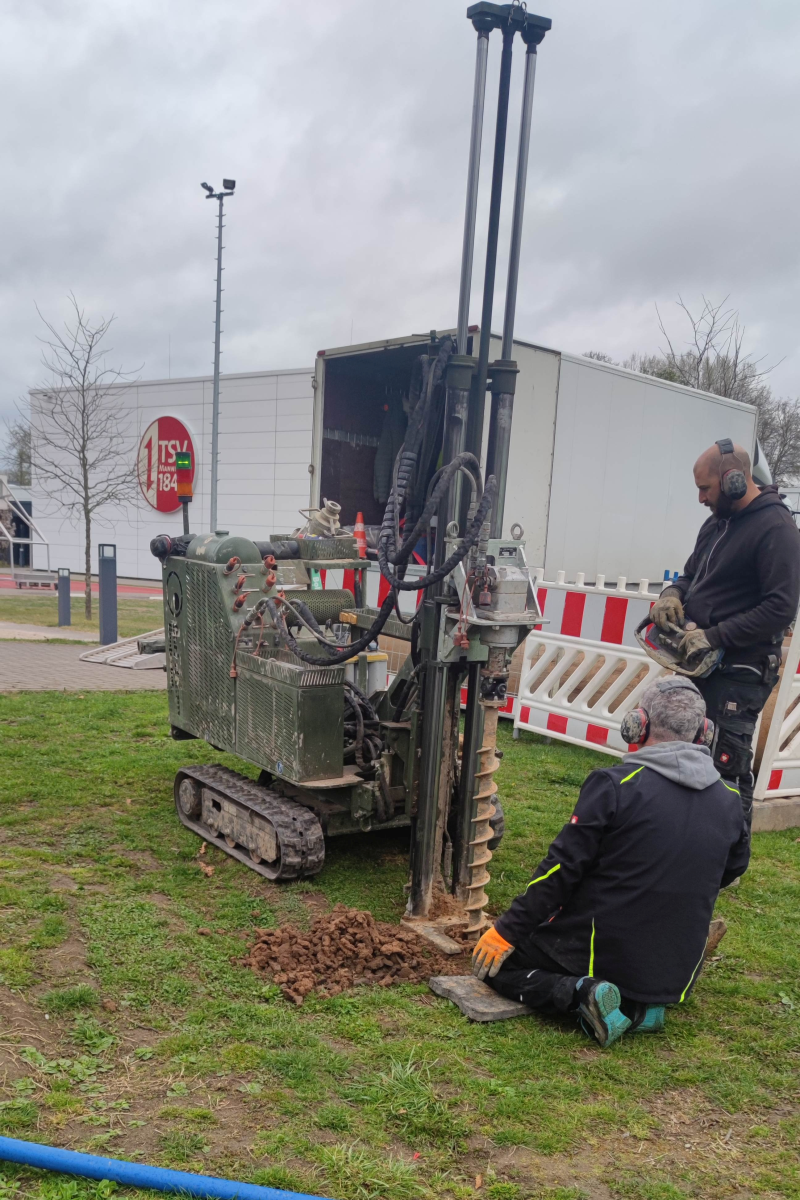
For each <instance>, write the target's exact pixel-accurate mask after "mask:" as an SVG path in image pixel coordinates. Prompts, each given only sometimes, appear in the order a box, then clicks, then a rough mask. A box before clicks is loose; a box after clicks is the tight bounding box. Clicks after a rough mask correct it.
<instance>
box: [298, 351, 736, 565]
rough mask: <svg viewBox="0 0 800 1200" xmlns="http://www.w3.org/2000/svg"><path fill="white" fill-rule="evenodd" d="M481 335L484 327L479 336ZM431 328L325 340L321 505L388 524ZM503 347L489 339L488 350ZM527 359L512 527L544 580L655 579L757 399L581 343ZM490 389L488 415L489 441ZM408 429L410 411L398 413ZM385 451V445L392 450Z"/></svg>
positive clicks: (317, 495) (316, 482)
mask: <svg viewBox="0 0 800 1200" xmlns="http://www.w3.org/2000/svg"><path fill="white" fill-rule="evenodd" d="M477 338H478V334H477V333H475V334H474V340H475V346H476V347H477ZM427 341H428V335H424V334H423V335H418V336H413V337H409V338H398V339H393V340H388V341H384V342H372V343H367V344H364V345H360V346H346V347H341V348H338V349H332V350H325V351H321V352H320V353H319V355H318V356H317V365H316V375H315V381H314V436H313V449H312V467H313V471H312V475H311V480H312V485H311V487H312V490H311V503H312V504H318V503H319V502H320V500H321V498H322V497H327V498H328V499H336V500H338V501H339V503H341V504H342V508H343V511H342V522H343V524H352V522H353V521H354V520H355V516H356V512H358V511H359V510H360V511H362V512H363V513H364V516H365V520H366V522H367V524H377V523H379V521H380V519H381V516H382V513H383V502H381V501H379V500H378V499H377V498H376V490H375V482H376V480H375V477H374V468H375V460H376V455H378V454H379V452H380V449H381V439H382V438H383V439H384V441H385V442H386V443H389V442H391V443H392V445H393V446H394V447H395V448H396V445H395V444H399V441H398V432H397V430H396V429H394V430H393V431H391V432H393V434H394V437H393V439H392V438H390V437H389V436H387V430H386V429H385V426H386V424H387V423H389V422H391V421H394V422H395V423H397V407H398V405H399V404H401V397H402V394H403V391H404V390H407V388H408V383H409V380H410V372H411V366H412V363H413V360H414V358H416V356H417V355H419V354H420V353H422V351H423V349H424V346H425V344H426V343H427ZM499 356H500V339H499V338H496V337H494V336H493V337H492V342H491V350H490V361H491V360H492V359H495V358H499ZM514 358H515V359H516V362H517V365H518V367H519V375H518V377H517V389H516V398H515V401H514V420H513V433H512V439H511V453H510V459H509V470H508V490H507V494H506V503H505V529H504V533H506V534H507V533H508V531H509V529H510V527H511V525H512V524H513V523H515V522H518V523H519V524H520V525H521V526H522V527H523V529H524V538H525V542H526V556H527V559H528V563H529V564H530V565H531V566H532V567H543V568H544V572H545V578H547V579H554V578H555V576H556V572H558V571H565V572H566V577H567V579H574V578H575V575H576V574H577V573H578V572H583V573H584V575H585V577H586V579H587V580H594V579H596V577H597V576H598V575H604V576H605V577H606V579H608V580H612V579H616V578H618V577H619V576H620V575H622V576H625V577H626V578H627V579H630V580H639V579H641V578H646V579H650V580H653V581H657V580H660V579H663V576H664V571H665V570H669V571H670V572H673V571H676V570H680V569H681V568H682V567H683V564H684V562H685V560H686V558H687V557H688V554H689V551H690V550H691V548H692V546H693V544H694V540H695V537H696V534H697V530H698V528H699V526H700V524H701V523H702V521H703V520H705V518H706V516H707V515H708V514H707V511H706V510H705V509H704V508H701V507H700V506H699V505H698V502H697V492H696V491H695V488H694V482H693V478H692V466H693V464H694V462H695V460H696V459H697V457H698V455H699V454H700V453H701V452H702V451H703V450H704V449H705V448H706V447H707V446H709V445H711V444H712V443H713V442H714V441H716V440H717V439H718V438H722V437H730V438H732V439H733V441H734V442H738V443H739V444H741V445H743V446H745V447H746V448H747V449H748V451H750V452H751V453H752V452H753V451H754V449H755V441H756V410H755V409H754V408H753V407H751V406H750V405H746V404H740V403H738V402H736V401H734V400H727V399H724V398H723V397H720V396H714V395H711V394H709V393H706V392H698V391H696V390H694V389H692V388H688V387H682V386H680V385H678V384H674V383H668V382H666V381H664V380H660V379H655V378H653V377H651V376H648V375H641V374H639V373H637V372H635V371H627V370H624V369H623V368H622V367H616V366H611V365H608V364H606V363H601V362H598V361H596V360H595V359H590V358H585V357H582V356H579V355H573V354H563V353H559V352H558V351H555V350H549V349H546V348H545V347H541V346H536V345H533V344H532V343H529V342H523V341H519V340H517V341H515V342H514ZM488 427H489V401H488V400H487V407H486V415H485V420H484V453H485V443H486V437H487V435H488ZM400 431H401V432H402V422H401V423H400ZM385 457H386V455H384V458H385Z"/></svg>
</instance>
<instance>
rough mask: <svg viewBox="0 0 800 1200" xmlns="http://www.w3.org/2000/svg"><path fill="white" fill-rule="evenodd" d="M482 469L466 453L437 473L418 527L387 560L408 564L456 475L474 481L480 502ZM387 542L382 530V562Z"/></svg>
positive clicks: (472, 457)
mask: <svg viewBox="0 0 800 1200" xmlns="http://www.w3.org/2000/svg"><path fill="white" fill-rule="evenodd" d="M470 467H474V468H475V470H476V471H477V473H478V483H477V485H476V483H475V479H474V477H473V475H472V473H471V471H470ZM480 469H481V467H480V463H479V462H478V460H477V458H476V457H475V455H474V454H469V453H468V452H465V453H463V454H458V455H456V457H455V458H454V459H453V460H452V461H451V462H449V463H448V464H447V466H445V467H442V468H441V470H440V471H438V472H437V476H436V484H435V486H434V488H433V491H432V492H431V493H430V495H429V496H428V499H427V500H426V502H425V507H424V508H423V510H422V512H421V513H420V515H419V520H418V521H417V523H416V525H415V526H414V528H413V529H412V530H411V532H410V533H408V534H406V536H405V537H404V538H403V542H402V545H401V546H400V549H399V550H397V549H395V551H394V553H392V554H388V555H387V559H388V561H389V562H390V563H391V564H392V565H395V566H396V565H397V564H398V563H401V562H408V560H409V558H410V557H411V555H412V554H413V552H414V547H415V546H416V544H417V542H418V541H419V539H420V538H421V537H422V534H423V531H424V530H425V529H426V528H427V526H428V524H429V522H430V519H431V517H432V516H433V514H434V513H435V512H436V510H437V508H438V506H439V503H440V501H441V499H442V497H443V496H445V495H446V494H447V491H448V490H449V488H450V483H451V482H452V479H453V477H454V476H455V475H456V474H458V472H459V471H464V473H465V474H466V475H467V476H468V477H469V479H470V480H472V483H473V487H475V488H476V493H477V498H478V500H479V501H480V500H481V499H482V498H483V488H482V486H481V484H480ZM385 540H386V539H385V538H384V537H383V531H382V530H381V538H380V539H379V541H378V560H379V561H380V550H381V543H382V542H384V543H385Z"/></svg>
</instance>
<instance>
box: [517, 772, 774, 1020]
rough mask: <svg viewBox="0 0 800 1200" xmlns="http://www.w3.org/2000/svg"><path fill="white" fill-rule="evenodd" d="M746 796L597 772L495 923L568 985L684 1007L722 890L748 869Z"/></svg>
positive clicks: (717, 786) (717, 787)
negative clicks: (597, 984)
mask: <svg viewBox="0 0 800 1200" xmlns="http://www.w3.org/2000/svg"><path fill="white" fill-rule="evenodd" d="M749 858H750V843H749V837H748V833H747V829H746V827H745V824H744V820H743V816H742V803H741V799H740V797H739V793H738V792H737V791H736V790H735V788H733V787H732V786H731V785H730V784H727V783H724V782H723V781H722V780H720V779H718V780H717V781H716V782H715V783H712V784H711V785H710V786H708V787H704V788H701V789H700V790H693V789H692V788H689V787H684V786H682V785H680V784H678V783H673V782H672V781H671V780H669V779H666V778H664V776H663V775H660V774H658V773H657V772H656V771H655V770H653V769H651V768H650V767H647V766H643V767H638V768H637V767H635V766H634V767H632V766H631V762H630V758H629V759H628V761H627V762H624V763H618V764H617V765H615V766H613V767H603V768H602V769H600V770H599V771H593V772H592V773H591V775H589V776H588V778H587V779H586V782H585V783H584V785H583V787H582V788H581V794H580V797H579V798H578V803H577V805H576V807H575V812H574V813H573V815H572V817H571V818H570V820H569V822H568V823H567V824H566V825H565V826H564V828H563V829H562V830H561V833H560V834H559V835H558V837H557V838H556V839H555V841H554V842H553V844H552V845H551V847H550V849H549V851H548V853H547V857H546V858H544V859H543V860H542V862H541V863H540V864H539V866H538V867H537V868H536V871H535V872H534V876H533V879H532V880H531V882H530V883H529V884H528V887H527V890H526V891H525V892H524V893H523V894H522V895H521V896H518V897H517V898H516V900H514V902H513V903H512V905H511V907H510V908H509V909H508V911H507V912H506V913H504V914H503V916H502V917H500V919H499V920H497V921H495V928H496V929H497V931H498V932H499V933H500V934H501V935H502V936H503V937H504V938H505V939H506V940H507V941H509V942H511V944H512V945H514V946H519V945H521V943H522V941H523V940H525V939H530V940H531V941H532V942H533V943H534V944H535V945H536V946H538V947H539V948H540V949H542V950H544V951H545V952H546V953H547V954H549V955H550V957H551V958H553V959H555V961H556V962H557V963H560V964H561V965H562V966H563V967H564V968H565V970H566V972H567V973H568V974H570V975H578V976H580V975H594V976H596V977H597V978H602V979H608V980H609V981H610V982H611V983H615V984H616V985H617V987H618V988H619V989H620V991H621V992H622V993H623V995H625V996H629V997H630V998H631V999H633V1000H641V1001H644V1002H645V1003H647V1004H677V1003H679V1002H680V1001H682V1000H684V999H685V998H686V996H687V995H688V994H689V992H690V990H691V988H692V986H693V984H694V981H695V979H696V978H697V975H698V973H699V970H700V967H701V965H702V961H703V952H704V950H705V945H706V939H707V937H708V926H709V922H710V920H711V915H712V913H713V910H714V902H715V901H716V898H717V893H718V892H719V889H720V887H724V886H725V885H726V884H728V883H731V882H732V881H733V880H734V879H735V878H736V877H737V876H738V875H741V874H742V873H743V872H744V871H745V870H746V869H747V864H748V862H749Z"/></svg>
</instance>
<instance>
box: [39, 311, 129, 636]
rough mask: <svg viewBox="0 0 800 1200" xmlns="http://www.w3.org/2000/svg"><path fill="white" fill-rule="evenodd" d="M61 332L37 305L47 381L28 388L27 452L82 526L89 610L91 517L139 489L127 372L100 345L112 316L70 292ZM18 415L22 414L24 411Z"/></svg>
mask: <svg viewBox="0 0 800 1200" xmlns="http://www.w3.org/2000/svg"><path fill="white" fill-rule="evenodd" d="M69 301H70V305H71V308H72V314H71V317H70V319H68V320H67V321H66V322H65V324H64V329H63V331H62V330H60V329H57V328H56V326H55V325H52V324H51V323H50V322H49V321H48V320H46V318H45V317H44V316H43V315H42V313H41V312H40V311H39V309H38V307H37V309H36V311H37V312H38V313H39V316H40V317H41V319H42V322H43V324H44V326H45V329H46V330H47V335H46V336H44V337H41V338H40V339H39V340H40V341H41V343H42V345H43V347H44V349H43V351H42V364H43V366H44V368H45V370H46V372H47V375H48V377H49V378H48V381H47V382H46V383H45V384H43V385H42V387H40V388H37V389H35V390H34V391H32V392H31V400H30V416H29V418H28V422H27V424H28V429H29V431H30V446H31V451H30V457H31V465H32V468H33V472H34V474H35V476H36V484H37V486H38V487H39V488H40V489H41V490H42V491H43V492H44V493H45V494H46V495H47V496H48V497H50V498H51V499H52V500H53V501H55V502H56V503H57V504H58V505H59V507H60V509H61V511H62V512H63V513H64V514H65V515H71V516H73V517H76V518H78V519H79V520H80V521H81V522H82V523H83V528H84V535H85V536H84V558H85V609H86V615H87V617H90V616H91V613H92V590H91V555H92V520H93V517H94V515H95V514H96V513H97V511H98V510H99V509H102V508H103V507H104V506H105V505H113V504H125V503H128V502H130V501H131V500H134V499H135V498H136V496H137V494H138V492H137V480H136V466H135V455H134V445H133V436H132V434H131V433H129V432H128V431H127V430H126V429H125V423H124V413H123V410H122V405H121V395H120V392H119V388H120V385H122V384H127V383H131V382H134V377H133V376H132V375H131V373H130V372H127V371H124V370H123V369H122V368H121V367H110V366H108V365H107V362H106V355H107V354H108V353H110V351H109V350H107V349H106V348H105V347H104V345H103V339H104V338H105V337H106V335H107V334H108V331H109V329H110V328H111V325H112V323H113V321H114V317H113V316H112V317H109V318H108V319H106V318H101V319H100V320H99V321H96V322H95V323H92V321H91V319H90V318H89V317H87V315H86V312H85V310H84V309H82V308H81V307H80V305H79V304H78V301H77V300H76V298H75V296H74V295H73V294H72V293H70V296H69ZM22 415H23V417H24V416H25V413H24V412H23V413H22Z"/></svg>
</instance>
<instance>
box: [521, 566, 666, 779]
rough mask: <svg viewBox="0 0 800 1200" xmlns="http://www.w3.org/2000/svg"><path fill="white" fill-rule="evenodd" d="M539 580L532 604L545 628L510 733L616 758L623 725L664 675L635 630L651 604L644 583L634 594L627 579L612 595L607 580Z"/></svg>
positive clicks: (528, 652) (531, 653)
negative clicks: (535, 735) (591, 583)
mask: <svg viewBox="0 0 800 1200" xmlns="http://www.w3.org/2000/svg"><path fill="white" fill-rule="evenodd" d="M578 580H579V582H577V583H574V584H572V583H570V584H567V583H565V582H564V575H563V572H559V573H558V576H557V578H556V582H555V583H547V582H545V581H543V580H542V579H540V578H538V577H537V580H536V582H537V597H538V600H539V607H540V608H541V609H542V614H543V616H545V617H546V618H547V620H548V622H549V624H547V625H542V626H539V627H537V628H536V629H534V630H533V631H532V632H531V633H530V634H529V635H528V638H527V641H526V644H525V658H524V662H523V667H522V675H521V679H520V686H519V691H518V695H517V698H516V702H515V706H514V727H515V729H528V730H530V731H531V732H532V733H541V734H544V735H546V736H547V737H555V738H558V739H559V740H560V741H564V742H571V743H573V744H574V745H578V746H587V747H588V748H590V749H593V750H602V751H604V752H605V753H607V754H613V755H617V756H619V757H621V756H622V755H623V754H625V753H626V752H627V750H628V747H627V746H626V745H625V743H624V742H623V740H622V738H621V737H620V734H619V729H620V726H621V724H622V718H623V716H624V715H625V713H626V712H627V711H628V710H629V709H630V708H634V707H635V706H636V704H637V702H638V700H639V697H640V696H641V694H642V692H643V691H644V690H645V689H646V688H647V687H648V686H649V684H650V683H651V682H652V681H653V680H654V679H656V678H658V676H660V675H665V674H666V671H664V669H663V668H662V667H660V666H659V665H658V663H656V662H654V661H653V660H652V659H651V658H648V656H647V655H646V654H645V652H644V650H642V649H641V647H640V646H639V643H638V642H637V641H636V638H635V636H634V630H635V629H636V626H637V625H638V624H639V622H640V621H641V620H642V618H643V617H646V616H647V614H648V613H649V611H650V607H651V605H652V604H653V602H654V600H655V599H656V597H655V595H654V594H653V593H651V592H650V591H649V583H648V580H646V579H642V580H640V582H639V585H638V589H637V590H636V591H635V592H629V591H628V590H627V581H626V580H625V579H618V580H617V587H616V588H615V589H614V590H610V589H606V587H605V586H604V580H603V579H602V578H601V579H598V582H597V585H595V586H594V587H587V586H586V585H584V584H583V580H582V578H581V576H578Z"/></svg>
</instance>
